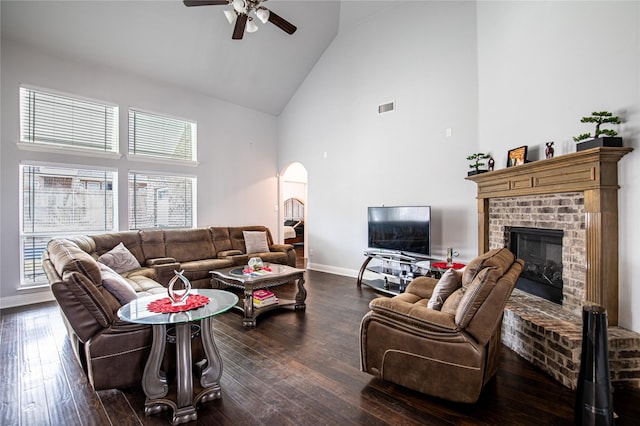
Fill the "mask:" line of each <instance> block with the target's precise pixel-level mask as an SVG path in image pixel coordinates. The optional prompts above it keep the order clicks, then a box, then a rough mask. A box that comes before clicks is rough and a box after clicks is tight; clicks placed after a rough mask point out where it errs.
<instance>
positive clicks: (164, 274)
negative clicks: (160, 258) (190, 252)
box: [153, 260, 180, 287]
mask: <svg viewBox="0 0 640 426" xmlns="http://www.w3.org/2000/svg"><path fill="white" fill-rule="evenodd" d="M153 269H155V270H156V273H157V274H158V282H159V283H160V284H162V285H163V286H164V287H168V286H169V281H170V280H171V278H173V276H174V275H175V272H174V271H179V270H180V264H179V263H178V262H176V261H175V260H174V261H173V262H171V263H157V264H155V265H153Z"/></svg>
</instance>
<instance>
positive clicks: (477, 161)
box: [467, 152, 491, 171]
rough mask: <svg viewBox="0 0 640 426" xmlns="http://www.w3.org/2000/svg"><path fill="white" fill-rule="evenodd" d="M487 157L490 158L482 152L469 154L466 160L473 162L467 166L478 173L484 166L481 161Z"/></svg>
mask: <svg viewBox="0 0 640 426" xmlns="http://www.w3.org/2000/svg"><path fill="white" fill-rule="evenodd" d="M489 157H491V155H489V154H485V153H483V152H476V153H475V154H471V155H470V156H468V157H467V160H469V161H473V163H471V164H469V168H470V169H476V171H478V170H479V169H480V167H482V166H484V165H485V164H484V163H483V162H482V160H486V159H487V158H489Z"/></svg>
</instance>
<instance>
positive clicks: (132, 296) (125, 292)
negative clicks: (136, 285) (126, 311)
mask: <svg viewBox="0 0 640 426" xmlns="http://www.w3.org/2000/svg"><path fill="white" fill-rule="evenodd" d="M98 265H99V266H100V274H101V275H102V286H103V287H104V288H106V289H107V291H108V292H109V293H111V294H113V296H114V297H115V298H116V299H118V302H120V304H121V305H126V304H127V303H129V302H131V301H132V300H136V299H137V298H138V295H137V294H136V292H135V291H134V290H133V287H131V285H130V284H129V283H128V282H127V280H125V279H124V278H122V277H121V276H120V274H118V273H117V272H116V271H114V270H113V269H111V268H109V267H108V266H107V265H105V264H104V263H98Z"/></svg>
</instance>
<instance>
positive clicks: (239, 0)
mask: <svg viewBox="0 0 640 426" xmlns="http://www.w3.org/2000/svg"><path fill="white" fill-rule="evenodd" d="M233 8H234V9H235V10H236V12H238V13H247V3H246V2H245V1H244V0H233Z"/></svg>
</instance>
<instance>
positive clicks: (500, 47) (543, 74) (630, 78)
mask: <svg viewBox="0 0 640 426" xmlns="http://www.w3.org/2000/svg"><path fill="white" fill-rule="evenodd" d="M639 28H640V2H638V1H633V2H624V1H623V2H614V1H600V2H598V1H584V2H485V1H483V2H478V64H479V65H478V75H479V86H478V90H479V105H480V107H479V143H480V150H483V151H491V152H494V157H495V158H496V164H497V165H500V166H501V168H502V167H504V164H505V163H506V151H507V150H508V149H509V148H514V147H517V146H520V145H529V147H539V149H538V150H537V151H538V152H540V155H539V157H537V158H544V154H543V152H544V142H547V141H555V145H554V146H555V148H556V151H555V153H556V155H562V154H565V153H570V152H575V143H574V142H573V140H572V137H573V136H576V135H578V134H581V133H584V132H593V127H592V126H589V125H586V124H582V123H580V118H581V117H583V116H585V115H589V114H590V113H591V112H592V111H602V110H608V111H612V112H615V113H616V114H618V115H620V116H621V117H624V119H625V123H624V124H623V125H622V126H620V127H619V129H618V130H619V131H620V133H621V135H622V136H623V137H624V145H625V146H630V147H634V148H635V149H636V151H634V152H632V153H630V154H628V155H626V156H625V157H624V158H623V159H622V160H621V161H620V163H619V183H620V187H621V188H620V191H619V192H618V196H619V203H618V204H619V209H620V221H619V226H620V232H619V236H620V250H619V258H620V279H619V289H620V298H619V300H620V307H619V309H620V311H619V312H620V315H619V318H620V325H621V326H623V327H625V328H630V329H632V330H634V331H640V311H638V310H637V309H636V310H635V311H634V309H633V306H636V307H637V306H640V286H638V277H639V276H640V245H638V241H640V224H639V223H638V219H637V217H638V213H637V212H638V211H639V207H640V206H639V204H640V181H639V178H640V175H639V170H640V157H639V155H640V152H637V150H638V148H639V147H640V140H639V138H638V135H639V134H640V32H639V31H640V30H639ZM534 151H535V150H534Z"/></svg>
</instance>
